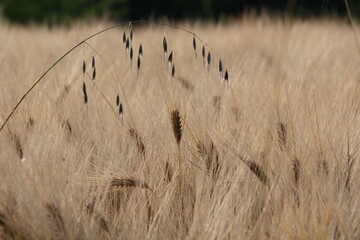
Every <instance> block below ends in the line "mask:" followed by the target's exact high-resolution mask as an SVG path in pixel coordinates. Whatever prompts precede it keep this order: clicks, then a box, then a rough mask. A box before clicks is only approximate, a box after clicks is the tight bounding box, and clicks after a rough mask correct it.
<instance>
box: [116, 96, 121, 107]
mask: <svg viewBox="0 0 360 240" xmlns="http://www.w3.org/2000/svg"><path fill="white" fill-rule="evenodd" d="M119 105H120V96H119V94H118V95H117V96H116V106H119Z"/></svg>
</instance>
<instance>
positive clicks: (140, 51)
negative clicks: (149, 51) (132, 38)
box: [139, 43, 143, 57]
mask: <svg viewBox="0 0 360 240" xmlns="http://www.w3.org/2000/svg"><path fill="white" fill-rule="evenodd" d="M142 55H143V47H142V45H141V43H140V46H139V56H140V57H142Z"/></svg>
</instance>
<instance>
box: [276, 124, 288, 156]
mask: <svg viewBox="0 0 360 240" xmlns="http://www.w3.org/2000/svg"><path fill="white" fill-rule="evenodd" d="M277 133H278V142H279V147H280V149H281V151H282V150H284V148H285V147H286V142H287V127H286V124H285V123H282V122H278V123H277Z"/></svg>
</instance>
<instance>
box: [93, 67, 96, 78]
mask: <svg viewBox="0 0 360 240" xmlns="http://www.w3.org/2000/svg"><path fill="white" fill-rule="evenodd" d="M95 78H96V68H94V69H93V74H92V80H95Z"/></svg>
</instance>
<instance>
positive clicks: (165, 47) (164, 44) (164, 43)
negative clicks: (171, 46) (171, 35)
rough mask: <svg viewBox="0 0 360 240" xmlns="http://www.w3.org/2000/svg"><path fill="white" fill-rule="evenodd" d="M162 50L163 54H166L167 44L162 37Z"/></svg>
mask: <svg viewBox="0 0 360 240" xmlns="http://www.w3.org/2000/svg"><path fill="white" fill-rule="evenodd" d="M163 49H164V54H166V53H167V42H166V38H165V37H164V39H163Z"/></svg>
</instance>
